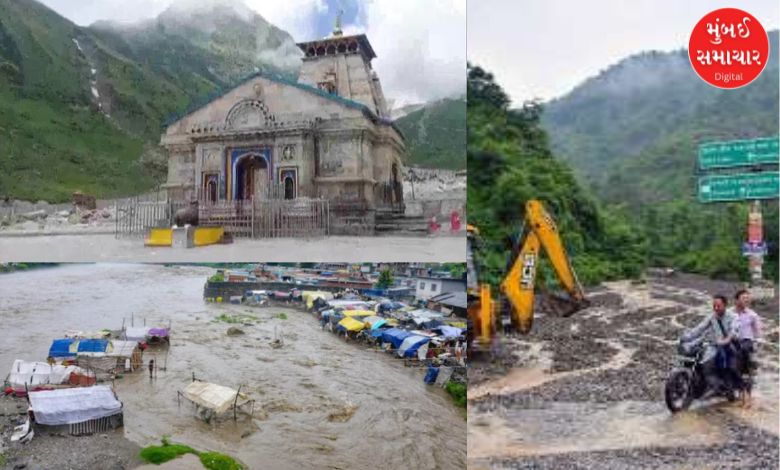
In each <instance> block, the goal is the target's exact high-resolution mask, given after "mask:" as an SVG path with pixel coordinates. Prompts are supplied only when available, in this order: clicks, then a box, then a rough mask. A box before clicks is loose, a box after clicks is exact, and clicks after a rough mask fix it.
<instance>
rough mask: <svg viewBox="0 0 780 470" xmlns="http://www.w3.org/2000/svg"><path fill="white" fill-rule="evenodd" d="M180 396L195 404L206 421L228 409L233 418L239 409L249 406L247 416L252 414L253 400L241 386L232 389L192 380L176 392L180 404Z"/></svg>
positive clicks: (243, 409) (200, 415)
mask: <svg viewBox="0 0 780 470" xmlns="http://www.w3.org/2000/svg"><path fill="white" fill-rule="evenodd" d="M182 397H183V398H185V399H186V400H188V401H189V402H191V403H193V404H194V405H195V411H196V413H197V414H198V416H199V417H200V418H201V419H203V420H204V421H206V422H209V421H211V419H212V418H215V417H219V416H221V415H223V414H225V413H227V412H228V411H233V419H237V412H238V411H239V410H241V411H243V412H246V409H247V408H251V409H250V411H249V416H252V414H254V408H255V400H253V399H250V398H249V397H248V396H247V395H246V394H244V393H241V387H239V388H238V390H233V389H232V388H230V387H225V386H222V385H217V384H213V383H208V382H202V381H200V380H193V381H192V382H191V383H190V384H189V385H187V387H186V388H185V389H184V390H181V391H179V392H178V399H179V404H180V405H181V398H182Z"/></svg>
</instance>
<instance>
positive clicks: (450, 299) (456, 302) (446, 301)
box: [428, 292, 468, 308]
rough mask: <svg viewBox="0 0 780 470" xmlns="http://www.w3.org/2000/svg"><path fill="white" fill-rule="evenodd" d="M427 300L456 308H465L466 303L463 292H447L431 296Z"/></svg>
mask: <svg viewBox="0 0 780 470" xmlns="http://www.w3.org/2000/svg"><path fill="white" fill-rule="evenodd" d="M428 300H429V301H430V302H435V303H438V304H442V305H447V306H450V307H457V308H466V306H467V304H468V302H467V300H466V293H465V292H447V293H445V294H439V295H436V296H434V297H431V298H430V299H428Z"/></svg>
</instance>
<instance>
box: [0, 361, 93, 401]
mask: <svg viewBox="0 0 780 470" xmlns="http://www.w3.org/2000/svg"><path fill="white" fill-rule="evenodd" d="M7 380H8V383H9V385H10V386H11V388H12V389H13V390H14V394H15V395H16V396H25V395H26V394H27V392H28V391H37V390H51V389H54V388H63V387H71V386H73V385H92V384H94V383H95V377H94V376H93V375H91V374H90V373H89V372H87V371H86V370H84V369H82V368H80V367H76V366H63V365H57V364H54V365H51V364H48V363H46V362H27V361H22V360H21V359H17V360H15V361H14V364H13V366H11V372H10V373H9V374H8V379H7Z"/></svg>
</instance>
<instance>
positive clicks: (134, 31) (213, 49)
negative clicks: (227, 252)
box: [0, 0, 298, 202]
mask: <svg viewBox="0 0 780 470" xmlns="http://www.w3.org/2000/svg"><path fill="white" fill-rule="evenodd" d="M201 16H202V17H193V18H188V20H187V21H188V22H190V23H191V24H192V25H199V26H200V29H198V27H195V26H187V23H182V22H181V21H179V20H180V19H181V18H178V17H177V16H176V15H172V14H165V13H164V14H163V15H161V16H160V17H159V18H158V19H156V20H154V21H151V22H148V23H144V24H143V25H142V26H138V27H133V28H126V29H124V28H123V27H120V26H117V25H109V24H98V25H95V26H91V27H88V28H81V27H79V26H76V25H74V24H73V23H71V22H70V21H68V20H67V19H65V18H62V17H61V16H59V15H58V14H57V13H55V12H53V11H52V10H50V9H48V8H47V7H45V6H43V5H41V4H40V3H38V2H36V1H34V0H0V197H13V198H19V199H27V200H34V201H35V200H41V199H42V200H47V201H50V202H61V201H65V200H69V199H70V196H71V194H72V193H73V191H76V190H81V191H83V192H85V193H88V194H94V195H96V196H98V197H113V196H124V195H133V194H138V193H141V192H144V191H147V190H150V189H152V188H154V187H155V186H156V185H157V184H159V183H160V180H161V176H164V171H161V170H160V168H159V167H160V165H159V162H160V160H161V159H160V156H158V155H154V154H153V152H150V151H149V149H150V148H154V147H155V146H156V144H157V142H158V141H159V138H160V133H161V131H162V127H163V124H164V122H165V121H166V119H167V118H169V117H170V116H172V115H176V114H179V113H182V112H184V111H185V110H186V109H188V108H189V106H191V105H192V104H193V103H205V102H206V100H207V99H208V98H209V97H210V96H213V95H214V94H217V93H219V92H220V91H221V90H224V89H227V88H229V87H230V86H231V84H233V83H235V82H237V81H238V77H242V76H245V75H247V74H248V73H250V72H254V71H256V70H263V69H273V70H277V69H276V68H275V67H274V66H271V65H269V64H270V63H271V61H273V62H274V63H279V62H280V61H281V62H282V63H286V62H285V61H286V60H288V59H289V58H290V57H286V56H285V57H277V56H274V57H271V55H272V53H273V54H275V53H276V52H277V51H276V49H275V48H276V47H278V46H279V45H280V44H282V43H283V42H285V41H287V42H289V43H290V44H292V40H291V38H290V37H289V35H287V33H284V32H283V31H280V30H278V29H276V28H274V27H273V26H270V25H268V24H267V23H266V22H265V21H264V20H263V19H262V18H260V17H259V16H255V17H254V18H253V19H250V20H247V19H240V18H239V16H237V15H235V14H230V12H228V11H222V12H221V13H220V12H219V11H217V10H215V11H214V12H211V13H209V14H203V15H201ZM211 26H216V29H215V30H213V31H212V30H211V29H210V28H211ZM74 40H75V41H74ZM77 42H78V44H77ZM293 49H294V46H293ZM285 51H286V49H285ZM290 54H291V57H292V60H290V61H289V62H290V63H295V62H297V57H298V56H297V55H292V54H296V51H291V52H290ZM277 55H278V54H277ZM92 69H94V70H95V72H94V76H93V72H92ZM282 71H286V72H294V70H286V69H282ZM93 80H95V81H96V82H95V88H96V91H97V92H98V93H99V96H100V105H101V106H102V110H101V109H100V108H99V106H98V104H97V102H96V101H95V100H94V98H93V91H92V86H93ZM145 149H146V151H145ZM150 157H151V158H150ZM163 159H164V156H163Z"/></svg>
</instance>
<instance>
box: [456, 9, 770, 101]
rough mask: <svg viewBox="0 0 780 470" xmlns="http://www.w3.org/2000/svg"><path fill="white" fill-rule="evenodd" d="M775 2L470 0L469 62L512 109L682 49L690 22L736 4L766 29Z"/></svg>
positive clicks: (694, 22) (689, 28) (552, 96)
mask: <svg viewBox="0 0 780 470" xmlns="http://www.w3.org/2000/svg"><path fill="white" fill-rule="evenodd" d="M779 5H780V2H778V1H777V0H742V1H739V2H734V1H733V0H586V1H572V0H479V1H477V0H472V1H470V2H469V3H468V60H469V61H470V62H471V63H473V64H475V65H480V66H482V67H483V68H485V69H487V70H488V71H490V72H492V73H493V74H494V75H495V76H496V79H497V81H498V82H499V84H500V85H501V86H502V87H503V88H504V89H505V90H506V91H507V92H508V93H509V95H510V97H511V98H512V100H513V102H514V103H515V104H520V103H522V102H523V101H526V100H529V99H534V98H538V99H542V100H545V101H546V100H549V99H551V98H555V97H559V96H561V95H563V94H565V93H567V92H569V91H571V89H572V88H574V87H575V86H576V85H578V84H579V83H581V82H582V81H583V80H585V79H586V78H588V77H591V76H593V75H596V74H598V72H599V71H601V70H603V69H605V68H607V67H608V66H610V65H612V64H614V63H616V62H618V61H619V60H620V59H622V58H625V57H627V56H629V55H632V54H634V53H637V52H641V51H647V50H653V49H654V50H662V51H669V50H675V49H680V48H683V47H686V48H687V46H688V39H689V35H690V33H691V30H692V29H693V27H694V25H695V24H696V23H697V22H698V21H699V20H700V19H701V18H702V17H703V16H704V15H705V14H707V13H709V12H710V11H712V10H716V9H718V8H725V7H738V8H741V9H743V10H745V11H748V12H749V13H751V14H752V15H754V16H755V17H756V18H757V19H758V20H759V21H761V23H762V24H763V25H764V28H766V29H767V30H770V29H776V28H777V27H778V23H779V22H780V21H779V17H780V11H779V10H780V6H779Z"/></svg>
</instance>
